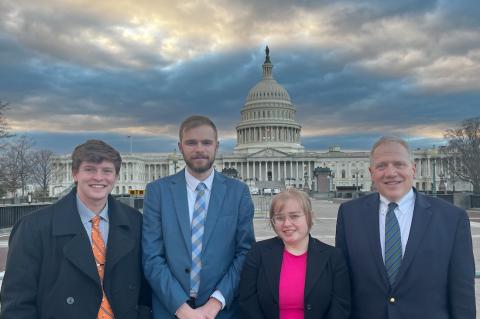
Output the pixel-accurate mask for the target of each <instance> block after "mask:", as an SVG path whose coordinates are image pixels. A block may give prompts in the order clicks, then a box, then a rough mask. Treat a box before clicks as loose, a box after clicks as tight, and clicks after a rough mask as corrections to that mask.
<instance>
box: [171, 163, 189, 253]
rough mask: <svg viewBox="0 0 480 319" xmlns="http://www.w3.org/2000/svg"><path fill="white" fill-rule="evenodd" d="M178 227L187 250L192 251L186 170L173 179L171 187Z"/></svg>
mask: <svg viewBox="0 0 480 319" xmlns="http://www.w3.org/2000/svg"><path fill="white" fill-rule="evenodd" d="M170 190H171V193H172V198H173V202H174V205H175V212H176V214H175V215H176V216H177V219H178V225H179V226H180V230H181V232H182V235H183V241H184V243H185V246H186V247H187V250H188V251H189V252H191V251H192V240H191V237H192V235H191V229H190V228H191V227H190V214H189V212H188V196H187V182H186V181H185V170H181V171H180V172H179V173H177V175H175V176H174V177H173V179H172V183H171V185H170Z"/></svg>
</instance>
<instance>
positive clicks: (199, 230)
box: [190, 183, 207, 297]
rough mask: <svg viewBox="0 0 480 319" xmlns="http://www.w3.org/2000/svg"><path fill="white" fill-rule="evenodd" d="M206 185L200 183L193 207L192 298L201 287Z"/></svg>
mask: <svg viewBox="0 0 480 319" xmlns="http://www.w3.org/2000/svg"><path fill="white" fill-rule="evenodd" d="M206 188H207V187H206V186H205V184H204V183H199V184H198V185H197V188H196V189H195V191H196V192H197V198H196V199H195V206H194V207H193V218H192V270H191V271H190V296H191V297H196V296H197V293H198V288H199V287H200V270H201V269H202V240H203V230H204V224H205V217H206V215H207V211H206V209H205V208H206V200H205V189H206Z"/></svg>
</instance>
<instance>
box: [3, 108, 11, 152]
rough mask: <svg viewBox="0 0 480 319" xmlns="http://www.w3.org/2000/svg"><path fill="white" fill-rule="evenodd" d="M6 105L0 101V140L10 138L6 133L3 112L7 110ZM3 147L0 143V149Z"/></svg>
mask: <svg viewBox="0 0 480 319" xmlns="http://www.w3.org/2000/svg"><path fill="white" fill-rule="evenodd" d="M7 106H8V103H4V102H2V101H1V100H0V139H2V138H6V137H10V136H12V135H11V134H10V133H9V132H8V124H7V119H6V118H5V115H4V112H5V110H6V109H7ZM4 146H5V145H4V144H3V143H1V142H0V149H2V148H3V147H4Z"/></svg>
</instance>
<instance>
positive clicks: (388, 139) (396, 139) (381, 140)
mask: <svg viewBox="0 0 480 319" xmlns="http://www.w3.org/2000/svg"><path fill="white" fill-rule="evenodd" d="M387 143H397V144H400V145H401V146H403V148H405V150H406V151H407V153H408V158H409V159H410V161H411V162H413V153H412V150H411V149H410V146H408V143H407V142H406V141H405V140H404V139H402V138H400V137H395V136H382V137H380V138H379V139H378V140H377V141H376V142H375V144H373V146H372V150H371V151H370V166H372V165H373V152H375V150H376V149H377V148H378V147H379V146H380V145H383V144H387Z"/></svg>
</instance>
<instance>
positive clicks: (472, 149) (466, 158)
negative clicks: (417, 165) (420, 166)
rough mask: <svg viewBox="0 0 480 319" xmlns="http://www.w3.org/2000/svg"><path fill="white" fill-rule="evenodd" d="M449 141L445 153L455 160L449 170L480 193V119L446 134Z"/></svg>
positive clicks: (471, 119)
mask: <svg viewBox="0 0 480 319" xmlns="http://www.w3.org/2000/svg"><path fill="white" fill-rule="evenodd" d="M444 137H445V139H446V140H447V141H448V144H447V145H446V147H444V148H443V152H444V153H445V154H446V155H447V156H448V157H449V158H450V159H453V160H450V161H448V162H449V163H450V165H449V170H450V172H452V173H453V174H454V176H457V177H458V178H459V179H460V180H463V181H467V182H469V183H471V184H472V186H473V192H474V193H480V117H473V118H470V119H466V120H464V121H463V122H462V123H461V125H460V126H459V127H457V128H452V129H448V130H447V131H446V132H445V134H444Z"/></svg>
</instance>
